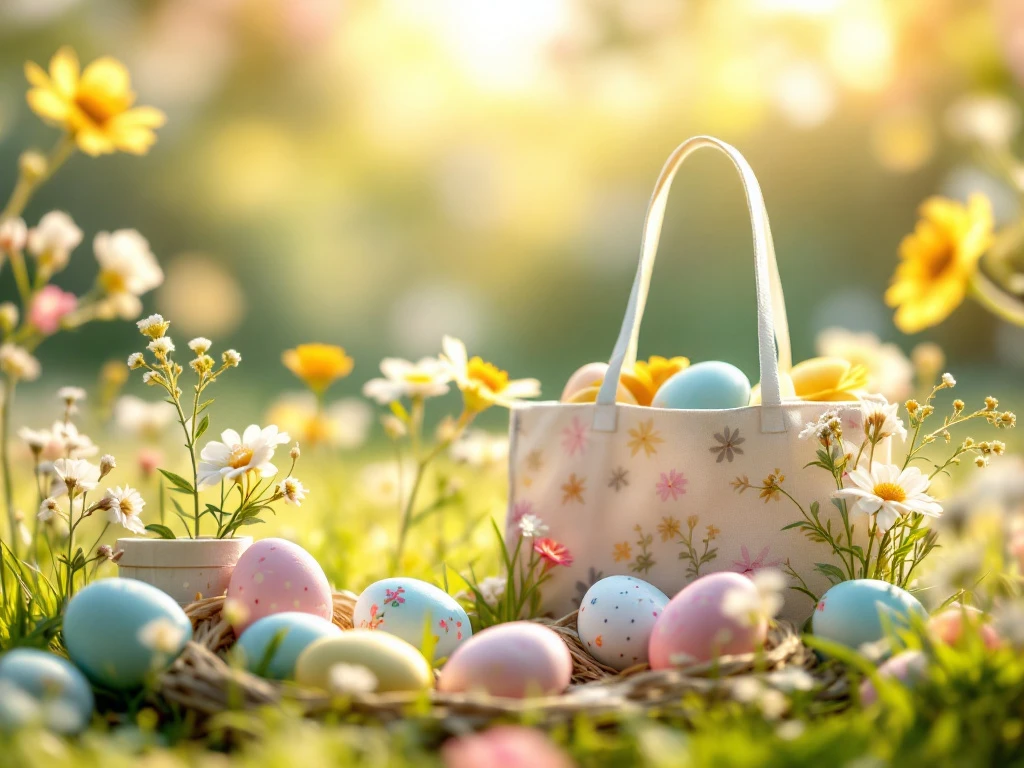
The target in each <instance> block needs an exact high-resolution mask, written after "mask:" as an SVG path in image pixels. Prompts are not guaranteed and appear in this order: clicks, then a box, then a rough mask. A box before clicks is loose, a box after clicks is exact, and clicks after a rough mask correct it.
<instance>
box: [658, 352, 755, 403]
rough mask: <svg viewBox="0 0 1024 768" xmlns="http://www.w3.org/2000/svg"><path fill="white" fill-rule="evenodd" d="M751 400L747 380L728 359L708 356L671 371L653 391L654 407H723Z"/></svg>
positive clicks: (748, 381)
mask: <svg viewBox="0 0 1024 768" xmlns="http://www.w3.org/2000/svg"><path fill="white" fill-rule="evenodd" d="M749 402H750V380H749V379H747V377H746V376H745V375H744V374H743V371H741V370H740V369H739V368H737V367H736V366H735V365H730V364H729V363H722V362H719V361H717V360H709V361H707V362H703V363H697V364H695V365H691V366H690V367H689V368H684V369H683V370H681V371H679V372H678V373H675V374H673V375H672V376H670V377H669V379H668V380H667V381H666V382H665V383H664V384H662V385H661V387H660V388H659V389H658V391H657V392H655V393H654V400H653V401H652V403H651V405H652V406H654V407H655V408H674V409H679V410H722V409H725V408H742V407H743V406H745V405H747V404H748V403H749Z"/></svg>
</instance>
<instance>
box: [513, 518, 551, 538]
mask: <svg viewBox="0 0 1024 768" xmlns="http://www.w3.org/2000/svg"><path fill="white" fill-rule="evenodd" d="M519 532H520V533H521V534H522V536H523V538H524V539H534V538H537V537H538V536H543V535H544V534H545V533H547V532H548V526H547V524H545V522H544V521H543V520H541V519H540V518H539V517H537V516H536V515H523V516H522V517H521V518H520V520H519Z"/></svg>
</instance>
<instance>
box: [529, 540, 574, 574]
mask: <svg viewBox="0 0 1024 768" xmlns="http://www.w3.org/2000/svg"><path fill="white" fill-rule="evenodd" d="M533 551H534V552H536V553H537V554H538V555H540V556H541V559H542V560H544V561H545V564H544V568H545V570H546V569H548V568H552V567H554V566H556V565H572V554H570V552H569V549H568V547H566V546H565V545H564V544H559V543H558V542H557V541H555V540H554V539H534V542H533Z"/></svg>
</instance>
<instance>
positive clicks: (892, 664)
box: [860, 651, 927, 706]
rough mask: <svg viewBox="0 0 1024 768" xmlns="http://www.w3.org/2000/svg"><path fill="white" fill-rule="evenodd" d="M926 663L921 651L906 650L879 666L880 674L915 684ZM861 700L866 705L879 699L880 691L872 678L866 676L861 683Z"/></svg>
mask: <svg viewBox="0 0 1024 768" xmlns="http://www.w3.org/2000/svg"><path fill="white" fill-rule="evenodd" d="M926 664H927V659H925V655H924V654H923V653H921V651H904V652H903V653H899V654H897V655H895V656H893V657H892V658H891V659H888V660H886V661H885V663H883V664H882V666H880V667H879V668H878V674H879V675H880V676H882V677H887V678H894V679H896V680H899V681H900V682H901V683H903V684H905V685H913V684H914V681H915V680H917V679H918V678H919V677H921V675H923V674H924V668H925V665H926ZM860 700H861V703H862V704H864V705H865V706H869V705H871V704H874V703H875V702H876V701H878V691H877V690H876V689H875V684H874V683H872V682H871V679H870V678H865V679H864V680H863V681H862V682H861V684H860Z"/></svg>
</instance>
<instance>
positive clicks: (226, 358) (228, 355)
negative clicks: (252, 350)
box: [220, 349, 242, 368]
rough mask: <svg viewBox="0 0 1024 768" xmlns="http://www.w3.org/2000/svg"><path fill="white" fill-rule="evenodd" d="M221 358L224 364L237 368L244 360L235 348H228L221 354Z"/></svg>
mask: <svg viewBox="0 0 1024 768" xmlns="http://www.w3.org/2000/svg"><path fill="white" fill-rule="evenodd" d="M220 359H221V360H222V361H223V362H224V365H226V366H228V367H229V368H237V367H238V364H239V363H240V362H242V356H241V355H240V354H239V353H238V350H235V349H229V350H227V351H226V352H225V353H224V354H223V355H221V356H220Z"/></svg>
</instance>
